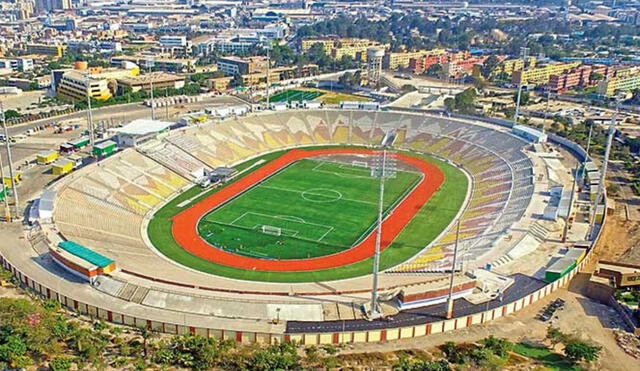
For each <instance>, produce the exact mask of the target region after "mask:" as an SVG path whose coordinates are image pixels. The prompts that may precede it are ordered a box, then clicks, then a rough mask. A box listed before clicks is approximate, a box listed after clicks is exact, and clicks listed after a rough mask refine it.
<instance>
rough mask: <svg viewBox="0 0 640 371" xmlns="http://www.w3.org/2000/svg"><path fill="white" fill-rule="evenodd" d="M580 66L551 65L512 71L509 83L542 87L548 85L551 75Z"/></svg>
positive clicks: (569, 64)
mask: <svg viewBox="0 0 640 371" xmlns="http://www.w3.org/2000/svg"><path fill="white" fill-rule="evenodd" d="M580 64H582V62H567V63H551V64H547V65H544V66H539V67H538V66H536V67H532V68H528V69H524V70H519V71H514V72H513V74H512V76H511V81H512V82H513V83H515V84H518V83H520V82H521V81H522V83H523V84H534V85H543V84H547V83H549V79H550V77H551V76H552V75H558V74H561V73H564V72H565V71H567V70H571V69H572V68H575V67H578V66H579V65H580Z"/></svg>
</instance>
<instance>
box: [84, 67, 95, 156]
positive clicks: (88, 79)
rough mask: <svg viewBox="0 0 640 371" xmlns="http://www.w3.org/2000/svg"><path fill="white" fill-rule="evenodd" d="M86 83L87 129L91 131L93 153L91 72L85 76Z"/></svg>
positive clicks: (90, 138) (90, 140) (90, 139)
mask: <svg viewBox="0 0 640 371" xmlns="http://www.w3.org/2000/svg"><path fill="white" fill-rule="evenodd" d="M84 81H85V84H86V85H87V129H88V130H89V142H90V146H91V152H92V153H93V145H94V144H95V139H94V137H93V134H94V133H93V114H92V113H91V76H89V72H87V73H86V74H85V75H84Z"/></svg>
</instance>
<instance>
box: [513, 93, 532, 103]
mask: <svg viewBox="0 0 640 371" xmlns="http://www.w3.org/2000/svg"><path fill="white" fill-rule="evenodd" d="M530 100H531V95H530V94H529V92H528V91H523V92H522V93H520V105H522V106H526V105H527V104H529V101H530ZM513 102H514V103H518V92H515V93H514V94H513Z"/></svg>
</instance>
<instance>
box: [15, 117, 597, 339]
mask: <svg viewBox="0 0 640 371" xmlns="http://www.w3.org/2000/svg"><path fill="white" fill-rule="evenodd" d="M388 133H393V134H394V135H395V142H394V147H395V148H397V149H398V150H405V151H412V152H417V153H427V154H430V155H433V156H434V157H437V158H440V159H443V160H444V161H447V162H448V163H451V164H453V165H455V166H456V167H457V168H459V169H460V170H461V171H463V172H464V173H465V174H466V176H467V178H468V179H469V180H470V182H469V184H470V186H469V187H468V190H467V195H466V199H465V202H464V205H463V207H462V208H461V209H460V210H458V214H457V218H456V219H459V223H460V230H459V234H458V233H457V232H456V225H455V223H453V222H452V223H451V224H450V225H449V226H448V227H447V228H445V229H444V230H442V231H441V232H440V234H439V235H438V237H437V238H436V240H435V241H433V242H432V243H430V244H429V245H427V246H424V248H423V249H422V250H421V251H420V252H419V253H418V254H416V255H414V256H413V257H411V258H410V259H409V260H407V261H404V262H402V263H401V264H398V265H395V266H393V267H390V268H389V269H387V270H385V272H384V273H383V274H382V275H381V277H380V287H381V296H382V297H383V298H384V302H383V310H384V313H385V315H386V316H387V317H393V318H394V320H393V321H386V320H376V321H366V320H365V319H364V315H363V313H362V310H361V308H362V305H363V304H364V303H366V302H367V300H368V298H369V295H370V286H371V277H370V276H360V277H355V278H350V279H345V280H338V281H330V282H302V283H272V282H261V283H260V284H256V283H255V282H249V281H240V280H236V279H231V278H225V277H222V276H216V275H212V274H208V273H203V272H200V271H197V270H195V269H192V268H189V267H186V266H184V265H181V264H178V263H176V262H175V261H173V260H171V259H169V258H167V257H166V256H164V255H162V254H161V253H159V252H158V250H157V247H156V246H154V245H153V244H152V243H151V241H150V240H149V238H148V234H147V226H148V223H149V220H150V219H151V218H152V217H153V216H154V214H155V212H156V211H157V210H159V209H160V208H161V207H162V206H163V205H165V204H166V203H167V202H168V201H169V200H172V199H173V198H175V197H177V196H179V195H180V194H182V193H183V192H185V191H186V190H187V189H189V188H191V187H192V186H194V185H196V184H197V183H198V182H199V178H200V176H201V174H203V173H206V172H207V171H210V170H212V169H215V168H218V167H221V166H229V167H233V166H234V165H236V164H239V163H243V162H245V161H247V160H249V159H251V158H256V157H258V156H261V155H263V154H265V153H269V152H273V151H277V150H282V149H287V148H298V147H311V146H326V145H360V146H367V147H374V146H377V145H378V144H379V143H380V142H381V140H382V139H383V138H384V137H385V135H386V134H388ZM546 146H547V150H546V151H545V152H544V153H542V154H541V153H539V152H536V151H534V150H533V144H532V143H531V142H529V141H527V140H526V139H524V138H521V137H518V136H516V135H514V134H513V133H512V132H511V130H510V128H508V127H502V126H498V125H494V124H491V123H488V122H483V121H478V120H470V119H461V118H448V117H442V116H439V115H430V114H425V113H419V112H406V111H373V112H369V111H351V110H338V109H322V110H290V111H284V112H278V113H272V112H265V113H256V114H250V115H247V116H239V117H233V118H229V119H225V120H221V121H216V122H210V123H204V124H199V125H197V126H193V127H187V128H180V129H177V130H173V131H169V132H167V133H162V134H159V135H158V136H157V137H156V138H155V139H153V140H151V141H147V142H146V143H144V144H143V145H141V146H139V147H137V148H127V149H124V150H122V151H120V152H119V153H117V154H115V155H113V156H111V157H108V158H106V159H103V160H101V161H99V162H97V163H95V164H92V165H90V166H87V167H85V168H82V169H80V170H78V171H76V172H74V173H72V174H70V175H68V176H66V177H63V178H61V179H60V180H59V181H57V182H56V183H54V184H53V185H52V186H51V187H50V188H49V189H50V190H53V191H55V192H56V202H55V207H54V213H53V222H52V223H45V222H43V223H42V224H41V225H40V226H38V227H36V228H35V229H34V230H32V231H30V232H29V233H31V234H34V235H39V236H42V238H34V239H32V240H37V241H39V243H40V242H42V241H45V242H46V243H47V244H53V245H57V244H58V243H59V242H60V241H62V240H72V241H76V242H78V243H80V244H82V245H84V246H87V247H90V248H91V249H92V250H95V251H96V252H98V253H100V254H102V255H104V256H107V257H109V258H111V259H113V260H115V261H116V262H117V264H118V270H117V271H115V272H111V273H110V274H108V275H102V276H100V277H98V278H97V279H96V280H95V282H93V284H91V285H88V284H85V283H81V282H77V281H76V280H74V279H72V278H69V277H68V274H67V273H65V272H64V271H62V270H61V269H59V267H56V265H55V264H53V262H52V261H51V259H50V258H47V256H46V254H40V253H38V251H40V250H38V249H37V248H36V249H34V250H33V251H31V252H29V253H26V254H27V255H28V254H32V255H34V256H33V257H34V258H37V259H39V260H38V261H39V264H38V266H37V267H36V268H34V267H30V266H29V264H30V263H29V262H28V261H27V260H25V259H22V258H15V254H17V253H16V252H12V253H11V254H5V253H4V251H3V256H4V258H3V261H4V262H5V265H11V267H12V268H13V269H17V270H19V271H20V272H25V273H24V274H25V276H28V277H31V278H30V279H31V281H32V283H33V282H34V281H33V280H36V281H35V282H37V283H38V285H40V286H39V287H45V286H46V287H47V288H53V287H55V285H54V284H53V283H54V282H56V280H58V281H60V280H61V281H68V282H64V286H65V287H64V288H63V287H62V286H58V287H59V288H58V289H56V290H55V292H56V295H57V298H58V299H59V300H61V301H62V300H63V299H62V297H64V302H63V303H64V304H66V305H67V306H69V307H73V308H75V309H77V310H79V311H81V312H83V311H84V312H90V309H89V308H95V315H96V316H98V317H104V318H106V319H109V320H112V321H114V322H120V323H126V324H130V325H136V326H140V325H141V323H142V325H143V326H148V327H151V328H153V329H156V330H160V331H166V332H188V331H192V332H199V333H206V334H208V335H209V336H217V337H225V338H235V339H237V340H240V341H278V340H300V341H303V342H305V343H307V344H313V343H331V342H333V343H337V342H351V341H377V340H391V339H393V338H396V337H411V336H421V335H427V334H429V333H433V332H439V331H445V330H450V329H454V328H460V327H466V326H469V325H472V324H475V323H481V322H484V321H487V320H491V319H493V318H496V317H497V316H502V315H506V314H508V313H510V312H511V311H515V310H518V309H520V308H522V307H524V306H525V305H527V304H530V303H531V302H533V301H535V300H537V299H538V298H540V297H542V296H544V295H545V294H546V293H548V292H551V291H552V290H553V289H555V288H556V287H558V285H560V284H561V283H562V282H565V280H566V277H569V276H570V275H571V274H573V273H571V272H567V276H566V277H565V278H563V279H562V280H559V281H556V282H554V283H547V282H545V281H544V270H545V267H548V266H550V265H551V264H552V262H553V260H554V259H556V258H557V257H558V256H561V255H562V254H563V252H564V249H565V248H566V247H567V246H571V244H572V243H582V242H583V241H584V240H585V239H586V228H584V226H582V227H581V226H577V227H576V228H574V233H573V234H571V235H570V236H569V239H567V240H566V241H565V242H562V243H558V242H557V239H554V240H553V241H551V238H550V237H551V235H553V234H558V231H560V230H561V229H562V227H563V225H562V222H561V221H558V222H549V221H543V220H542V219H541V218H540V217H539V215H541V214H542V210H544V207H545V205H546V203H547V201H548V198H549V196H548V194H547V193H548V190H549V187H550V186H551V185H552V184H557V183H558V182H561V183H563V184H564V185H566V186H567V187H569V186H570V184H571V183H572V182H573V177H572V176H571V175H570V176H566V174H567V173H569V174H570V170H569V169H570V168H569V167H568V166H566V165H563V163H562V162H560V161H555V162H552V161H550V158H553V159H556V160H557V159H559V158H561V157H568V158H572V159H573V161H575V158H574V157H573V156H574V155H575V154H574V153H571V152H568V151H566V150H564V149H561V148H560V146H557V145H556V144H546ZM578 155H579V154H578ZM552 174H555V175H552ZM579 231H583V232H584V233H580V232H579ZM456 239H457V240H458V259H459V260H458V262H459V263H458V265H456V266H453V261H452V260H453V254H454V251H453V250H454V246H455V244H456ZM550 255H551V256H553V257H554V258H552V259H549V256H550ZM16 261H18V262H20V263H17V262H16ZM524 261H526V263H523V262H524ZM577 263H578V264H580V263H581V261H579V262H577ZM476 269H486V271H491V273H489V274H490V275H492V276H495V277H505V278H508V280H509V282H510V283H509V285H506V286H504V287H499V288H495V287H491V288H489V289H487V287H489V286H490V285H489V284H488V283H487V279H486V275H484V276H483V275H480V274H473V273H472V272H473V271H474V270H476ZM28 270H37V273H34V274H27V273H26V271H28ZM451 270H454V271H456V272H457V274H456V275H455V281H454V297H455V298H456V310H455V316H456V317H458V318H462V319H464V324H463V320H462V319H461V320H460V323H458V320H455V319H454V321H455V322H453V323H452V322H449V321H450V320H449V321H448V320H446V319H445V318H444V312H445V309H444V308H443V303H444V301H445V300H446V294H447V292H448V290H447V289H448V285H449V279H448V276H449V273H448V272H450V271H451ZM34 275H38V276H43V277H45V278H43V279H42V281H46V282H50V284H47V283H45V282H40V281H38V280H37V279H36V278H35V277H33V276H34ZM483 277H484V278H483ZM71 288H75V289H71ZM38 291H40V290H38ZM496 293H498V294H499V297H498V296H497V295H496ZM78 294H79V295H81V296H82V298H80V297H78V298H76V297H74V295H78ZM47 295H49V294H47ZM85 298H86V299H85ZM69 300H72V301H71V302H70V301H69ZM78 302H80V303H85V304H84V307H82V306H80V307H78V304H77V303H78ZM104 302H109V305H108V306H105V305H100V304H101V303H104ZM506 306H508V307H506ZM80 308H84V309H80ZM504 308H508V309H504ZM489 312H490V313H491V314H490V315H488V314H487V313H489ZM498 312H499V314H496V313H498ZM336 321H340V325H339V326H338V324H337V322H336ZM435 324H437V326H441V327H440V328H439V329H438V327H437V326H436V325H435ZM336 326H338V327H340V326H341V328H338V327H336ZM408 329H411V330H408ZM243 334H244V335H243ZM362 334H366V335H362ZM391 334H394V335H391ZM363 336H364V337H363Z"/></svg>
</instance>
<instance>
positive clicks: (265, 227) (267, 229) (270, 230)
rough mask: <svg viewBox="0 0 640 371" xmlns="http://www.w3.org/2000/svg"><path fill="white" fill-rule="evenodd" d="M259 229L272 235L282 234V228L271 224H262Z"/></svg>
mask: <svg viewBox="0 0 640 371" xmlns="http://www.w3.org/2000/svg"><path fill="white" fill-rule="evenodd" d="M260 229H261V230H262V233H264V234H270V235H272V236H281V235H282V228H280V227H274V226H272V225H263V226H262V227H260Z"/></svg>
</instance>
